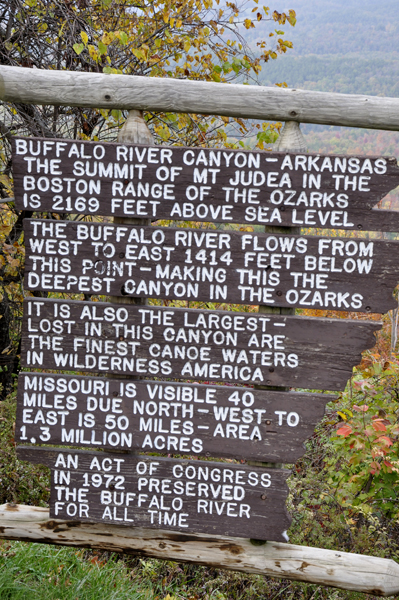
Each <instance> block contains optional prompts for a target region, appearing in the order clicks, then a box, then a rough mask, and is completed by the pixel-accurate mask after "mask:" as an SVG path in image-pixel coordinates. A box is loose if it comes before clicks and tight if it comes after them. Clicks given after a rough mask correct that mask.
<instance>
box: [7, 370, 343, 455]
mask: <svg viewBox="0 0 399 600" xmlns="http://www.w3.org/2000/svg"><path fill="white" fill-rule="evenodd" d="M334 398H335V396H331V395H327V394H305V393H296V392H285V393H284V392H283V393H279V392H264V391H259V390H253V389H251V388H244V387H225V386H212V385H193V384H188V383H174V382H162V381H129V380H123V381H121V380H117V379H108V378H107V379H105V378H104V377H103V378H99V377H96V378H95V377H81V376H75V375H50V374H44V373H21V374H20V375H19V380H18V398H17V418H16V429H15V439H16V441H18V442H21V443H31V444H36V443H37V444H52V445H60V444H61V445H64V446H72V447H73V446H75V447H76V446H77V447H80V448H81V447H87V448H99V447H101V448H112V449H114V450H141V451H144V452H154V451H155V452H165V453H166V452H188V453H190V454H194V455H197V456H214V457H227V458H239V459H240V460H241V459H256V460H258V461H259V460H267V461H269V462H282V463H294V462H296V461H297V459H298V458H299V457H300V456H302V455H303V453H304V451H305V448H304V445H303V442H304V441H305V440H306V439H307V438H308V437H309V436H311V435H312V433H313V430H314V428H315V426H316V424H317V422H318V421H319V420H320V419H321V417H322V416H323V414H324V408H325V405H326V403H327V402H330V401H331V400H333V399H334Z"/></svg>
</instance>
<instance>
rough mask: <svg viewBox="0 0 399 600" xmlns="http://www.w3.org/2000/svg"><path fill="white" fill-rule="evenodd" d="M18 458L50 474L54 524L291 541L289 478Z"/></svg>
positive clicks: (143, 461) (35, 451)
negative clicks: (105, 525)
mask: <svg viewBox="0 0 399 600" xmlns="http://www.w3.org/2000/svg"><path fill="white" fill-rule="evenodd" d="M17 456H18V458H19V459H20V460H26V461H30V462H34V463H39V464H43V465H46V466H48V467H50V469H51V479H52V482H51V483H52V485H51V497H50V517H51V518H53V519H61V520H67V521H68V520H69V521H79V522H92V523H114V524H116V525H126V526H129V527H145V528H152V529H167V530H170V531H181V532H185V533H207V534H215V535H232V536H235V537H243V538H255V539H262V540H270V541H278V542H284V541H287V540H288V538H287V535H286V533H285V532H286V530H287V529H288V527H289V526H290V522H291V519H290V517H289V515H288V513H287V510H286V508H285V501H286V499H287V495H288V487H287V484H286V478H287V477H288V476H289V474H290V472H289V471H285V470H281V469H270V470H268V469H259V468H257V467H249V466H247V465H240V464H232V463H220V462H212V461H199V460H195V461H188V460H179V459H170V458H160V457H158V456H156V457H155V456H144V455H141V456H140V455H138V456H137V455H136V456H132V455H129V454H117V453H106V452H93V451H92V452H90V451H85V450H83V451H82V450H73V451H71V450H69V451H68V450H64V449H61V448H51V449H45V448H35V447H26V446H25V447H24V446H22V447H21V446H19V447H18V449H17Z"/></svg>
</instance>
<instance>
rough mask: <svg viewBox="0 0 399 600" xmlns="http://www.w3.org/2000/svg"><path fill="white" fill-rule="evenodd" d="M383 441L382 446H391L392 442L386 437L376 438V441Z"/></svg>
mask: <svg viewBox="0 0 399 600" xmlns="http://www.w3.org/2000/svg"><path fill="white" fill-rule="evenodd" d="M380 440H381V441H383V442H384V444H385V445H386V446H392V444H393V441H392V440H391V438H389V437H387V436H386V435H380V437H379V438H378V441H380Z"/></svg>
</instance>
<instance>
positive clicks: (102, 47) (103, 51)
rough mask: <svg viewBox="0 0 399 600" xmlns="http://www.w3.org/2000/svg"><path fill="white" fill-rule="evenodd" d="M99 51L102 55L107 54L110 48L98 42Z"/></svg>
mask: <svg viewBox="0 0 399 600" xmlns="http://www.w3.org/2000/svg"><path fill="white" fill-rule="evenodd" d="M98 51H99V53H100V54H107V52H108V48H107V46H106V45H105V44H103V43H102V42H98Z"/></svg>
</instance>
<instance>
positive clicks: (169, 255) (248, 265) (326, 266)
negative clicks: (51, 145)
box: [24, 219, 399, 313]
mask: <svg viewBox="0 0 399 600" xmlns="http://www.w3.org/2000/svg"><path fill="white" fill-rule="evenodd" d="M24 231H25V245H26V264H25V288H26V289H28V290H32V291H34V290H44V291H53V292H64V293H65V292H70V293H85V294H112V295H114V296H124V295H126V296H132V297H143V296H144V297H149V298H163V299H184V300H188V301H199V300H201V301H211V302H231V303H237V304H266V305H271V306H286V307H292V308H294V307H298V308H312V309H330V310H344V311H361V312H365V311H367V312H374V313H385V312H387V311H388V310H390V309H393V308H395V306H396V304H397V302H396V300H395V299H394V297H393V295H392V293H393V290H394V288H395V287H396V285H397V283H398V281H399V242H386V241H381V240H377V241H376V240H370V239H357V238H341V237H338V238H323V237H309V236H295V235H285V234H266V233H256V234H255V233H245V232H232V231H224V232H220V231H212V230H202V229H184V228H176V229H175V228H162V227H137V226H136V227H134V226H128V225H114V224H107V223H92V222H75V221H57V220H48V219H46V220H44V219H26V220H25V228H24Z"/></svg>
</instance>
